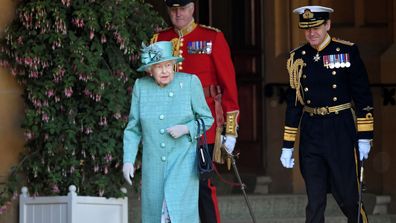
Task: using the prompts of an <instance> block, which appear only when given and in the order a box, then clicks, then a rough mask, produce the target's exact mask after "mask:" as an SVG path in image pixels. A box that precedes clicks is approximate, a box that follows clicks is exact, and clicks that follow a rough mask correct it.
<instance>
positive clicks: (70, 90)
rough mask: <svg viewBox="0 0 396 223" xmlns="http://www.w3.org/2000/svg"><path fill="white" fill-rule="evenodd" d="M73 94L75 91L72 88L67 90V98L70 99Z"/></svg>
mask: <svg viewBox="0 0 396 223" xmlns="http://www.w3.org/2000/svg"><path fill="white" fill-rule="evenodd" d="M72 94H73V89H72V88H71V87H68V88H65V96H66V97H67V98H70V97H71V96H72Z"/></svg>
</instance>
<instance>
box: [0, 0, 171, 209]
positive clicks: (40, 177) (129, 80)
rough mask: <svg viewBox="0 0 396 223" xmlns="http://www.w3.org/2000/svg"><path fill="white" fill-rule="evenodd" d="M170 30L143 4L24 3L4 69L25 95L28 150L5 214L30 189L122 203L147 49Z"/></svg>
mask: <svg viewBox="0 0 396 223" xmlns="http://www.w3.org/2000/svg"><path fill="white" fill-rule="evenodd" d="M163 25H164V23H163V21H162V19H161V18H160V17H159V16H158V15H157V13H156V12H154V11H153V9H152V7H151V6H150V5H148V4H146V3H144V1H142V0H31V1H22V2H21V3H20V4H19V6H18V7H17V17H16V19H15V20H14V21H13V22H12V24H11V25H10V26H9V27H8V28H7V29H6V31H5V35H4V38H3V39H2V42H1V44H0V47H1V54H0V62H1V65H2V66H4V67H7V68H9V69H10V71H11V74H12V75H14V76H15V78H16V80H17V81H18V83H19V84H20V85H21V86H22V88H23V90H24V93H23V98H24V101H25V119H24V121H23V126H22V127H23V128H24V129H25V138H26V151H25V153H24V154H23V155H22V157H21V162H20V163H19V165H18V166H16V167H15V168H13V170H12V174H11V176H10V178H9V181H8V183H7V185H6V186H5V188H4V189H3V191H2V192H1V196H0V206H1V207H2V209H1V210H0V213H1V212H2V211H3V209H4V207H5V205H6V202H7V201H9V199H11V198H12V197H14V198H15V197H16V196H15V193H16V192H18V190H20V186H21V184H22V183H26V184H27V186H28V187H29V191H30V192H31V193H33V194H34V195H65V194H67V189H68V186H69V185H71V184H74V185H76V186H77V188H78V191H77V192H78V194H79V195H91V196H95V195H99V196H105V197H119V196H123V194H122V192H121V191H120V188H121V187H122V185H123V184H124V180H123V177H122V171H121V169H122V136H123V129H124V127H125V126H126V123H127V118H128V113H129V106H130V99H131V95H130V93H131V88H132V85H133V82H134V80H135V79H136V78H137V77H138V75H141V74H138V73H136V71H135V68H136V67H137V66H138V55H139V49H140V46H141V43H142V42H143V41H144V42H148V41H149V38H150V37H151V36H152V34H153V32H154V31H155V29H157V28H159V27H161V26H163ZM137 180H139V177H137V178H136V179H135V181H137ZM135 185H139V182H136V183H135Z"/></svg>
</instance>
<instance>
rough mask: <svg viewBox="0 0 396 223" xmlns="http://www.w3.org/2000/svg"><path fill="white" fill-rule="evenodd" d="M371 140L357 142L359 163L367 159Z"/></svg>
mask: <svg viewBox="0 0 396 223" xmlns="http://www.w3.org/2000/svg"><path fill="white" fill-rule="evenodd" d="M370 142H371V140H370V139H359V140H358V147H359V156H360V161H362V160H363V159H367V158H368V154H369V152H370V149H371V143H370Z"/></svg>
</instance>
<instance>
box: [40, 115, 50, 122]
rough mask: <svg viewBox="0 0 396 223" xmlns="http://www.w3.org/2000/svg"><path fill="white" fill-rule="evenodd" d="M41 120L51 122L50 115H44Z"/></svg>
mask: <svg viewBox="0 0 396 223" xmlns="http://www.w3.org/2000/svg"><path fill="white" fill-rule="evenodd" d="M41 120H42V121H44V122H48V120H49V117H48V115H47V114H46V113H43V115H42V116H41Z"/></svg>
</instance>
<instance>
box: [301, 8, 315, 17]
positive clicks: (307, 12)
mask: <svg viewBox="0 0 396 223" xmlns="http://www.w3.org/2000/svg"><path fill="white" fill-rule="evenodd" d="M313 17H314V14H313V13H312V12H311V10H310V9H305V10H304V14H303V18H304V19H312V18H313Z"/></svg>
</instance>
